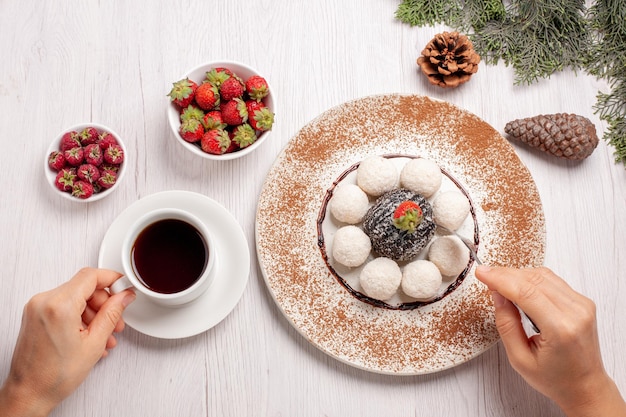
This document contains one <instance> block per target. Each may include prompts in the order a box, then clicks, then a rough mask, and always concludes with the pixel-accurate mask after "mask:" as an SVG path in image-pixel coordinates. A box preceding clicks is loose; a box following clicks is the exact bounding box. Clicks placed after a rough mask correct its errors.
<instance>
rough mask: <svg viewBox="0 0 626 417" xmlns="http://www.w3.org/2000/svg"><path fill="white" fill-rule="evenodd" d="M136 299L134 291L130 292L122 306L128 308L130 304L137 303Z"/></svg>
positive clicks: (123, 300)
mask: <svg viewBox="0 0 626 417" xmlns="http://www.w3.org/2000/svg"><path fill="white" fill-rule="evenodd" d="M135 298H137V295H136V294H135V293H134V292H133V291H128V294H126V295H125V296H124V298H123V299H122V305H123V306H124V308H126V307H128V305H129V304H130V303H132V302H133V301H135Z"/></svg>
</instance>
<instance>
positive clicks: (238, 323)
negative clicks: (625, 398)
mask: <svg viewBox="0 0 626 417" xmlns="http://www.w3.org/2000/svg"><path fill="white" fill-rule="evenodd" d="M398 3H399V1H391V0H367V1H357V0H344V1H334V0H320V1H309V2H305V1H286V0H285V1H269V0H266V1H255V2H252V1H242V0H230V1H226V0H219V1H212V2H202V1H187V2H167V1H154V2H132V1H129V2H121V1H118V2H98V1H94V0H87V1H84V2H70V1H57V2H24V1H16V0H3V1H2V2H0V51H1V54H2V59H1V60H0V140H1V142H0V143H2V148H1V149H2V151H1V152H0V155H2V156H1V157H0V161H1V162H0V166H1V167H2V169H1V170H0V172H1V177H0V185H1V187H2V204H1V207H0V225H1V227H0V230H1V236H2V238H1V240H0V265H2V272H1V276H2V278H1V284H0V285H1V286H0V288H1V290H0V315H1V317H2V332H3V336H2V338H0V375H2V377H4V376H5V375H6V374H7V372H8V369H9V363H10V359H11V355H12V350H13V345H14V342H15V339H16V337H17V333H18V329H19V325H20V317H21V313H22V306H23V304H24V303H25V302H26V301H27V300H28V299H29V298H30V297H31V296H32V295H33V294H35V293H37V292H40V291H43V290H47V289H50V288H52V287H55V286H57V285H58V284H60V283H61V282H63V281H65V280H66V279H68V278H69V277H70V276H71V275H73V274H74V272H75V271H76V270H78V269H79V268H80V267H82V266H85V265H91V266H96V265H97V257H98V250H99V247H100V242H101V240H102V237H103V236H104V233H105V232H106V230H107V228H108V227H109V225H110V224H111V223H112V221H113V220H114V219H115V218H116V216H117V215H118V214H119V213H120V212H121V211H122V210H123V209H124V208H126V207H127V206H129V205H130V204H132V203H133V202H135V201H137V200H138V199H140V198H141V197H144V196H147V195H149V194H152V193H155V192H158V191H163V190H175V189H180V190H191V191H196V192H199V193H202V194H205V195H207V196H209V197H211V198H213V199H214V200H216V201H217V202H219V203H220V204H222V205H224V206H225V207H226V208H227V209H228V210H229V211H230V212H231V213H232V214H233V215H234V216H235V217H236V219H237V220H238V221H239V223H240V224H241V226H242V228H243V230H244V232H245V234H246V236H247V239H248V242H249V248H248V249H249V250H250V253H251V256H252V267H251V273H250V279H249V283H248V286H247V288H246V290H245V292H244V295H243V297H242V299H241V301H240V302H239V304H238V305H237V307H236V308H235V309H234V311H233V312H232V313H231V314H230V315H229V316H228V317H227V318H226V319H225V320H224V321H223V322H221V323H220V324H219V325H217V326H216V327H214V328H213V329H211V330H209V331H207V332H205V333H203V334H201V335H198V336H195V337H191V338H186V339H182V340H162V339H156V338H152V337H149V336H145V335H143V334H141V333H139V332H137V331H135V330H133V329H131V328H129V329H127V330H126V331H125V332H124V333H123V334H122V335H121V336H120V338H119V346H118V347H117V348H116V349H115V351H114V352H113V353H112V355H110V357H108V358H107V359H106V360H104V361H102V362H101V363H99V364H98V365H97V366H96V368H95V369H94V371H93V372H92V373H91V375H90V376H89V378H88V379H87V381H86V382H85V383H84V384H83V385H82V386H81V387H80V388H79V389H78V390H77V391H76V392H75V393H74V394H73V395H72V396H71V397H70V398H68V399H67V400H66V401H65V402H64V403H62V404H61V405H60V406H59V407H58V408H57V409H56V410H55V411H54V412H53V413H52V415H53V416H139V415H151V416H174V415H176V416H193V417H197V416H272V417H278V416H296V415H307V416H308V415H310V416H379V415H395V416H406V415H437V416H525V417H526V416H553V415H560V411H559V410H558V409H557V408H556V407H555V406H554V405H553V404H552V403H551V402H550V401H548V400H547V399H545V398H544V397H543V396H541V395H540V394H538V393H536V392H534V391H533V390H532V389H531V388H529V387H528V386H527V385H526V384H525V382H524V381H523V380H522V379H521V378H520V377H519V376H518V375H517V374H516V373H515V372H514V371H513V370H512V369H511V367H510V366H509V364H508V361H507V359H506V356H505V353H504V350H503V348H502V346H500V345H498V346H496V347H494V348H492V349H491V350H489V351H487V352H486V353H484V354H483V355H481V356H480V357H478V358H476V359H474V360H472V361H470V362H467V363H465V364H463V365H461V366H458V367H456V368H453V369H450V370H447V371H443V372H439V373H436V374H431V375H427V376H413V377H393V376H384V375H378V374H374V373H369V372H365V371H361V370H358V369H355V368H352V367H350V366H348V365H345V364H343V363H341V362H339V361H337V360H335V359H333V358H331V357H329V356H327V355H326V354H324V353H323V352H321V351H319V350H318V349H317V348H315V347H313V346H312V345H310V344H309V343H308V342H307V340H305V338H303V337H302V336H300V334H299V333H298V332H297V331H296V330H295V329H294V328H292V326H291V325H290V324H289V322H288V321H287V320H286V319H285V318H284V317H283V315H282V314H281V312H280V310H279V309H278V308H277V306H276V305H275V304H274V302H273V300H272V298H271V296H270V294H269V292H268V290H267V288H266V286H265V283H264V281H263V277H262V276H261V273H260V269H259V266H258V264H257V259H256V253H255V246H254V222H255V209H256V201H257V197H258V195H259V192H260V190H261V187H262V183H263V178H264V176H265V174H266V173H267V172H268V170H269V168H270V167H271V165H272V163H273V161H274V160H275V158H276V156H277V155H278V154H279V152H280V151H281V149H282V148H283V147H284V146H285V145H286V144H287V142H288V141H289V140H290V138H291V137H292V136H293V135H294V134H295V133H296V132H297V131H298V129H300V128H301V127H302V126H303V125H304V124H306V123H307V122H308V121H310V120H311V119H312V118H314V117H315V116H317V115H318V114H320V113H321V112H323V111H324V110H326V109H328V108H330V107H332V106H335V105H337V104H340V103H342V102H345V101H348V100H351V99H354V98H359V97H364V96H368V95H371V94H379V93H396V92H400V93H416V94H425V95H429V96H432V97H436V98H439V99H442V100H446V101H449V102H452V103H454V104H456V105H458V106H460V107H462V108H465V109H467V110H469V111H471V112H473V113H475V114H477V115H478V116H480V117H481V118H483V119H484V120H486V121H487V122H488V123H489V124H491V125H492V126H494V127H495V128H496V129H497V130H499V131H500V132H503V129H504V125H505V123H506V122H508V121H510V120H512V119H514V118H518V117H524V116H532V115H536V114H540V113H555V112H570V113H577V114H581V115H584V116H587V117H589V118H590V119H591V120H592V121H593V122H594V123H595V124H596V126H597V129H598V132H599V134H601V133H602V132H603V131H604V129H605V128H606V126H605V124H604V123H602V122H601V121H600V120H599V119H598V117H597V116H596V115H594V114H593V110H592V106H593V104H594V103H595V95H596V93H597V91H598V90H599V89H602V88H605V85H604V84H603V83H602V82H599V81H597V80H595V79H594V78H591V77H588V76H586V75H584V74H580V73H579V74H578V75H576V74H573V73H571V72H569V71H566V72H563V73H560V74H556V75H554V76H553V77H551V79H549V80H542V81H540V82H538V83H537V84H534V85H532V86H528V87H526V86H525V87H516V86H514V85H513V72H512V70H511V69H510V68H506V67H504V66H503V65H500V66H486V65H483V64H481V67H480V69H479V71H478V73H477V74H476V75H474V77H473V78H472V80H471V81H470V82H469V83H467V84H465V85H463V86H461V87H460V88H457V89H453V90H443V89H440V88H438V87H434V86H431V85H430V84H428V82H427V80H426V79H425V78H424V77H423V76H422V75H421V74H420V73H419V72H418V68H417V66H416V64H415V60H416V58H417V57H418V56H419V52H420V51H421V49H422V47H423V46H424V45H425V44H426V43H427V42H428V41H429V40H430V39H431V38H432V36H433V35H434V34H436V33H438V32H441V31H443V30H445V29H446V28H445V27H434V28H432V27H428V28H411V27H409V26H408V25H404V24H401V23H400V22H399V21H397V20H395V19H394V12H395V10H396V7H397V5H398ZM220 59H231V60H236V61H240V62H244V63H247V64H249V65H251V66H253V67H255V68H257V69H258V70H259V71H261V72H262V73H263V74H264V75H266V76H267V77H268V79H269V80H270V82H271V83H272V86H273V88H274V94H275V97H276V99H277V102H278V108H277V115H276V124H275V127H274V129H273V132H272V137H271V140H270V141H269V142H267V143H265V144H264V145H263V146H262V147H261V148H260V149H259V150H258V151H257V152H256V153H254V154H252V155H249V156H247V157H245V158H242V159H238V160H234V161H230V162H213V161H206V160H200V159H199V158H197V157H194V156H193V155H191V153H189V152H186V151H185V150H184V149H183V148H182V147H181V146H180V145H179V144H177V143H175V142H174V140H173V138H172V136H171V134H170V132H169V128H168V126H167V122H166V117H165V111H166V106H167V97H166V94H167V93H168V92H169V89H170V87H171V83H172V82H173V81H175V80H176V79H178V78H179V77H180V76H181V75H182V74H183V73H184V72H185V71H187V70H188V69H190V68H192V67H195V66H196V65H197V64H200V63H202V62H207V61H211V60H220ZM84 121H94V122H99V123H103V124H107V125H110V126H112V127H114V128H115V129H116V130H117V131H118V132H119V133H120V134H121V135H122V136H123V137H124V138H125V140H126V145H127V147H128V154H129V158H128V161H127V163H128V164H129V173H128V175H127V177H126V178H125V180H124V182H123V184H122V185H121V187H120V188H119V189H118V190H117V191H116V193H115V194H114V196H111V197H108V198H107V199H105V200H103V201H100V202H95V203H90V204H75V203H72V202H68V201H66V200H63V199H61V198H58V197H57V196H55V195H53V194H52V191H51V189H49V186H48V185H47V184H45V182H44V177H43V172H42V159H43V158H44V157H45V155H44V154H45V150H46V148H47V146H48V144H49V142H50V141H51V140H52V138H53V137H54V136H55V135H56V134H57V133H58V132H59V131H61V130H62V129H64V128H65V127H67V126H70V125H73V124H76V123H80V122H84ZM515 146H516V150H517V151H518V153H519V156H520V158H521V159H522V161H523V162H524V163H525V164H526V165H527V166H528V168H529V170H530V172H531V174H532V175H533V177H534V179H535V181H536V183H537V187H538V190H539V193H540V195H541V198H542V201H543V205H544V212H545V217H546V230H547V246H546V248H547V249H546V257H545V264H546V265H547V266H549V267H551V268H553V269H554V270H555V271H556V272H557V273H559V274H560V275H561V276H563V277H564V278H565V279H566V280H567V281H568V282H569V283H570V284H571V285H572V286H573V287H574V288H575V289H577V290H579V291H581V292H583V293H585V294H586V295H588V296H589V297H591V298H592V299H594V300H595V301H596V302H597V305H598V319H599V331H600V341H601V344H602V349H603V356H604V360H605V365H606V367H607V369H608V371H609V373H610V374H611V375H613V376H614V378H615V379H616V381H617V383H618V385H619V386H620V387H621V388H622V390H625V391H626V360H625V359H624V356H623V346H624V344H625V342H626V324H625V323H624V321H623V320H622V317H624V315H626V303H624V299H625V298H626V286H625V285H623V280H624V278H626V275H625V272H624V271H626V238H625V237H624V236H626V216H625V215H624V209H625V208H626V169H625V167H624V166H623V165H616V164H615V163H614V158H613V155H612V153H613V149H612V148H609V147H608V146H607V145H606V143H605V142H604V141H601V143H600V145H599V146H598V148H597V150H596V151H595V152H594V154H593V155H592V156H591V157H590V158H588V159H587V160H585V161H584V162H582V163H573V162H567V161H561V160H556V159H554V158H552V157H549V156H547V155H543V154H541V153H540V152H536V151H534V150H530V149H528V148H526V147H523V146H518V145H515Z"/></svg>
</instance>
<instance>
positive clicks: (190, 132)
mask: <svg viewBox="0 0 626 417" xmlns="http://www.w3.org/2000/svg"><path fill="white" fill-rule="evenodd" d="M202 135H204V126H202V123H201V122H200V121H199V120H197V119H189V120H185V121H184V122H182V123H181V124H180V136H181V137H182V138H183V139H184V140H186V141H187V142H192V143H193V142H198V141H199V140H200V139H202Z"/></svg>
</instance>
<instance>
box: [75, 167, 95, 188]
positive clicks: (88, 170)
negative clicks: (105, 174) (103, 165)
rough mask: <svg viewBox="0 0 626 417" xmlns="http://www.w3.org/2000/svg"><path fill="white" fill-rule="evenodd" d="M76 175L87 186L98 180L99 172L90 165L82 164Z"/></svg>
mask: <svg viewBox="0 0 626 417" xmlns="http://www.w3.org/2000/svg"><path fill="white" fill-rule="evenodd" d="M76 175H78V178H80V179H81V180H83V181H87V182H88V183H89V184H93V183H95V182H96V181H98V178H100V171H98V168H96V166H95V165H92V164H82V165H81V166H79V167H78V169H77V170H76Z"/></svg>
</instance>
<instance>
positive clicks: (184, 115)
mask: <svg viewBox="0 0 626 417" xmlns="http://www.w3.org/2000/svg"><path fill="white" fill-rule="evenodd" d="M203 117H204V112H203V111H202V109H200V108H198V107H196V106H193V105H191V104H190V105H189V106H187V107H186V108H185V109H183V111H182V112H181V114H180V121H181V122H184V121H185V120H188V119H198V120H202V118H203Z"/></svg>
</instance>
